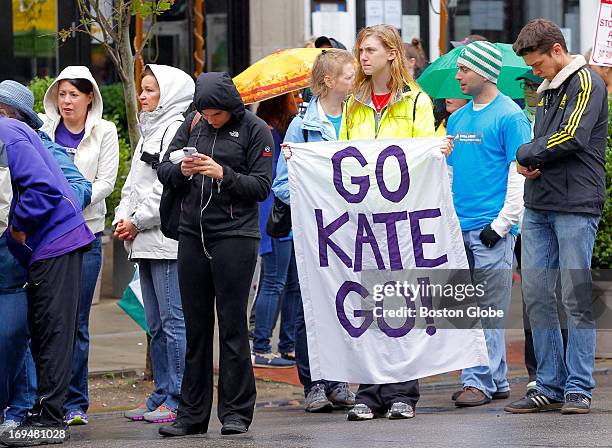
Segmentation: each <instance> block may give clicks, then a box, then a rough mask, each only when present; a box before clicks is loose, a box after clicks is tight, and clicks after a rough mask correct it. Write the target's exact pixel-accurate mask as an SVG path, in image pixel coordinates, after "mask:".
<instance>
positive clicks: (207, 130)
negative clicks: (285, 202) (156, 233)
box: [157, 73, 274, 239]
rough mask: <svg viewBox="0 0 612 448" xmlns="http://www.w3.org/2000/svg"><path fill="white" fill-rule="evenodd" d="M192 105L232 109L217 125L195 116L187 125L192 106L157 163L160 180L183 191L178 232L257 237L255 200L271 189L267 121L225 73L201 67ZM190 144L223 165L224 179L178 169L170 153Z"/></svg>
mask: <svg viewBox="0 0 612 448" xmlns="http://www.w3.org/2000/svg"><path fill="white" fill-rule="evenodd" d="M195 105H196V109H197V110H199V111H203V110H205V109H220V110H225V111H229V112H231V114H232V117H231V118H230V120H229V121H228V122H227V123H226V124H225V125H224V126H222V127H221V128H219V129H215V128H214V127H212V126H211V125H210V124H208V122H206V120H200V121H199V122H198V123H197V124H196V125H195V127H194V128H193V130H190V127H191V122H192V120H193V117H194V116H195V112H193V113H191V114H190V115H188V116H187V118H186V119H185V122H184V123H183V125H182V126H181V127H180V128H179V130H178V132H177V133H176V135H175V137H174V140H173V141H172V143H171V144H170V148H169V150H168V151H167V152H166V155H165V156H164V159H163V162H162V163H161V165H160V166H159V168H158V169H157V175H158V177H159V179H160V181H161V182H162V183H163V184H164V185H168V186H170V187H172V188H177V189H180V190H184V191H185V197H184V199H183V205H182V211H181V219H180V224H179V233H185V234H190V235H193V236H196V237H198V238H200V235H202V237H203V238H205V239H214V238H223V237H241V236H242V237H251V238H260V232H259V221H258V202H259V201H263V200H264V199H266V198H267V197H268V194H269V193H270V186H271V183H272V163H273V160H274V140H273V138H272V134H271V133H270V130H269V129H268V125H267V124H266V123H265V122H264V121H263V120H262V119H261V118H259V117H257V116H256V115H255V114H253V113H252V112H250V111H248V110H246V109H245V108H244V104H243V102H242V98H241V97H240V94H239V93H238V90H236V86H234V83H233V82H232V79H231V78H230V76H229V75H228V74H227V73H205V74H203V75H201V76H200V77H199V78H198V80H197V82H196V91H195ZM185 146H195V147H196V148H197V150H198V152H199V153H200V154H205V155H207V156H209V157H211V158H213V159H214V160H215V161H216V162H217V163H218V164H219V165H221V166H222V167H223V180H221V181H218V180H215V179H213V178H211V177H204V176H201V175H195V176H192V177H191V178H187V177H185V176H184V175H183V174H182V173H181V166H180V164H176V165H174V164H173V163H172V162H171V161H170V153H171V152H172V151H174V150H177V149H182V148H184V147H185Z"/></svg>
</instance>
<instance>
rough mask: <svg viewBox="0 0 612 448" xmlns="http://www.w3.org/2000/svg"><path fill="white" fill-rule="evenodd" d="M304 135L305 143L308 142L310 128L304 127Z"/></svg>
mask: <svg viewBox="0 0 612 448" xmlns="http://www.w3.org/2000/svg"><path fill="white" fill-rule="evenodd" d="M302 135H303V136H304V143H308V129H304V128H302Z"/></svg>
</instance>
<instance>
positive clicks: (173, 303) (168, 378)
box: [138, 260, 186, 411]
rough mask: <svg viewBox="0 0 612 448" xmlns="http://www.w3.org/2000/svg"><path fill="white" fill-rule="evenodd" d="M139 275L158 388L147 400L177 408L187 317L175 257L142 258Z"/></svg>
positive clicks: (154, 377)
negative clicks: (165, 258)
mask: <svg viewBox="0 0 612 448" xmlns="http://www.w3.org/2000/svg"><path fill="white" fill-rule="evenodd" d="M138 274H139V275H140V288H141V289H142V300H143V302H144V310H145V319H146V321H147V327H148V328H149V333H150V335H151V365H152V369H153V381H154V383H155V391H154V392H153V394H152V395H151V396H150V397H149V399H148V400H147V407H148V408H149V410H153V409H155V408H157V407H158V406H160V405H162V404H165V405H166V406H167V407H169V408H170V409H172V410H175V411H176V409H177V408H178V404H179V400H180V395H181V383H182V381H183V373H184V372H185V344H186V340H185V320H184V318H183V306H182V304H181V294H180V292H179V283H178V270H177V263H176V260H139V262H138Z"/></svg>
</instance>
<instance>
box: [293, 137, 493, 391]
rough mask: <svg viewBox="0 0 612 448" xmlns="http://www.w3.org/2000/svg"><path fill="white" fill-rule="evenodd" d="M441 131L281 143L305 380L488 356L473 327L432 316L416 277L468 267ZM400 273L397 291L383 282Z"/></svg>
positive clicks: (423, 368)
mask: <svg viewBox="0 0 612 448" xmlns="http://www.w3.org/2000/svg"><path fill="white" fill-rule="evenodd" d="M441 142H442V139H439V138H429V139H403V140H373V141H350V142H347V141H344V142H321V143H308V144H299V145H296V146H295V147H294V148H292V152H293V156H292V158H291V159H290V160H289V186H290V193H291V214H292V222H293V232H294V241H295V251H296V259H297V265H298V273H299V279H300V287H301V292H302V300H303V304H304V317H305V321H306V328H307V334H308V353H309V358H310V374H311V376H312V379H313V380H316V379H321V378H324V379H327V380H335V381H348V382H351V383H362V384H382V383H395V382H400V381H408V380H412V379H416V378H422V377H425V376H430V375H436V374H439V373H444V372H449V371H453V370H458V369H462V368H466V367H473V366H477V365H488V356H487V349H486V345H485V339H484V334H483V332H482V330H481V329H479V328H476V329H473V328H472V327H471V329H456V328H448V326H446V327H445V328H440V322H441V320H438V316H437V315H436V313H437V312H438V311H441V310H436V309H433V307H435V304H432V301H431V297H428V295H429V294H428V293H427V294H425V293H423V292H424V291H425V289H421V290H420V293H419V289H418V288H419V285H420V286H421V287H423V286H425V285H426V284H427V285H428V284H429V283H428V282H429V281H430V277H431V275H432V274H434V276H435V274H438V273H441V272H448V270H451V269H464V270H467V269H468V262H467V258H466V255H465V249H464V246H463V239H462V236H461V229H460V227H459V221H458V219H457V215H456V214H455V211H454V208H453V203H452V196H451V191H450V186H449V179H448V173H447V166H446V162H445V159H444V156H443V155H442V154H441V153H440V150H439V147H440V145H441ZM390 280H392V282H390ZM400 282H401V283H402V284H403V285H404V288H405V289H404V290H403V292H402V293H398V294H396V295H395V296H394V297H392V296H393V294H389V295H388V296H389V297H387V294H386V292H385V294H383V293H382V291H383V289H384V288H386V287H387V286H388V285H387V284H390V283H394V284H395V285H399V284H400ZM407 285H409V286H408V287H407ZM415 286H416V289H415ZM389 287H391V288H393V287H394V286H393V285H391V286H389ZM406 287H407V289H406ZM385 291H386V289H385ZM397 298H399V300H400V301H401V300H405V306H404V307H403V308H404V309H405V310H407V311H405V312H404V314H403V315H400V314H396V315H393V314H389V313H390V312H389V311H388V310H387V308H388V303H391V299H393V300H396V299H397ZM453 300H455V299H454V298H453ZM410 309H412V311H410ZM385 313H386V314H385ZM406 313H407V314H406ZM411 313H412V314H411Z"/></svg>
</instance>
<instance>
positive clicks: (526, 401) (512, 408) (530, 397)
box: [504, 389, 563, 414]
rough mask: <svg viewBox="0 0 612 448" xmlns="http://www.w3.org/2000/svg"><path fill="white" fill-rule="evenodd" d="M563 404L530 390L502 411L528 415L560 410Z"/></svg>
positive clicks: (535, 390)
mask: <svg viewBox="0 0 612 448" xmlns="http://www.w3.org/2000/svg"><path fill="white" fill-rule="evenodd" d="M562 406H563V402H561V401H557V400H553V399H552V398H549V397H547V396H546V395H544V394H543V393H541V392H538V390H537V389H531V390H530V391H529V392H527V394H526V395H525V396H524V397H523V398H521V399H520V400H518V401H515V402H513V403H510V404H509V405H508V406H506V407H505V408H504V411H506V412H511V413H513V414H528V413H531V412H542V411H555V410H557V409H561V407H562Z"/></svg>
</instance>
